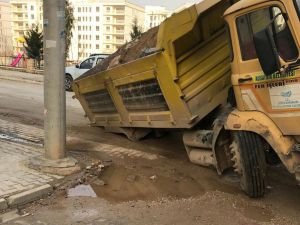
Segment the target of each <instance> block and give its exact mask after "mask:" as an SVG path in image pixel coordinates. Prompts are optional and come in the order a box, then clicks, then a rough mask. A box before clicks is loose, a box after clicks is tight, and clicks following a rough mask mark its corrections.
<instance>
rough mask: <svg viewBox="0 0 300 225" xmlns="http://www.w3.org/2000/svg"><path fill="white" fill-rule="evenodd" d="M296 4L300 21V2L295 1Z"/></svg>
mask: <svg viewBox="0 0 300 225" xmlns="http://www.w3.org/2000/svg"><path fill="white" fill-rule="evenodd" d="M294 3H295V7H296V11H297V14H298V16H299V19H300V0H294Z"/></svg>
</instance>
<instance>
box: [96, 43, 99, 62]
mask: <svg viewBox="0 0 300 225" xmlns="http://www.w3.org/2000/svg"><path fill="white" fill-rule="evenodd" d="M96 49H99V45H98V44H96ZM98 61H99V59H98V60H97V64H98Z"/></svg>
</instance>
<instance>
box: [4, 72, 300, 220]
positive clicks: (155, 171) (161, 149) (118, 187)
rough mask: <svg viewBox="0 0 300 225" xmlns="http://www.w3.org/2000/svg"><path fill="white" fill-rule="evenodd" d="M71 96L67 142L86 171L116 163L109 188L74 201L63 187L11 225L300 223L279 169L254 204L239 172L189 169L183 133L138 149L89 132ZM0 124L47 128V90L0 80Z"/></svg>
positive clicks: (290, 187)
mask: <svg viewBox="0 0 300 225" xmlns="http://www.w3.org/2000/svg"><path fill="white" fill-rule="evenodd" d="M1 73H4V72H3V71H0V74H1ZM72 95H73V94H72V93H67V123H68V136H72V137H76V138H77V139H75V141H72V142H69V143H68V150H69V154H71V155H72V156H73V157H75V158H77V159H78V160H79V161H80V163H81V164H82V166H83V167H86V166H88V165H90V164H91V163H92V162H94V161H95V160H96V161H97V160H102V161H109V162H111V163H110V165H109V166H107V167H105V168H104V170H103V171H102V172H101V173H100V174H99V177H98V178H97V179H100V180H101V181H103V182H104V184H105V185H97V184H95V183H94V182H87V183H89V184H90V185H91V186H92V187H93V189H94V190H95V192H96V194H97V195H98V197H97V198H87V197H82V198H76V197H69V198H68V197H67V196H66V191H67V189H68V187H69V186H65V188H64V185H63V186H62V188H58V189H57V190H56V191H55V193H54V194H53V195H51V196H49V197H48V198H46V199H42V200H40V201H38V202H36V203H34V204H30V205H27V206H24V207H21V208H20V210H21V212H23V213H29V215H28V216H26V217H22V218H19V219H16V220H14V221H11V222H9V223H7V224H25V225H27V224H28V225H29V224H30V225H35V224H46V225H52V224H53V225H54V224H55V225H57V224H60V225H65V224H66V225H69V224H116V225H117V224H120V225H121V224H133V225H135V224H180V225H185V224H186V225H190V224H201V225H202V224H203V225H211V224H216V225H217V224H225V223H227V224H230V225H256V224H264V225H271V224H272V225H273V224H276V225H277V224H278V225H282V224H284V225H285V224H287V225H288V224H291V225H298V224H300V214H299V211H300V201H299V196H300V188H299V187H298V186H297V184H296V182H295V180H294V178H293V177H292V176H290V175H289V174H288V173H287V172H286V170H285V169H284V168H283V167H282V166H281V165H279V166H274V167H269V168H268V176H267V177H268V189H267V194H266V196H265V197H264V198H262V199H257V200H254V199H249V198H248V197H246V196H245V195H244V194H243V193H242V192H241V191H240V189H239V184H238V179H237V177H235V176H234V175H233V174H231V173H228V174H226V175H224V176H222V177H219V176H218V175H217V173H216V171H215V170H214V169H210V168H202V167H199V166H196V165H193V164H191V163H190V162H189V161H188V159H187V156H186V153H185V150H184V147H183V145H182V140H181V139H182V138H181V133H180V132H174V133H170V134H168V135H167V136H165V137H163V138H160V139H157V138H154V137H148V138H147V139H145V140H142V141H141V142H137V143H134V142H131V141H129V140H127V139H126V138H125V137H124V136H122V135H114V134H108V133H104V132H103V130H102V129H100V128H92V127H89V126H88V121H87V119H85V118H84V117H83V115H84V112H83V110H82V109H81V107H80V105H79V104H78V102H76V100H73V99H72V98H71V97H72ZM0 118H1V119H6V120H9V121H14V122H20V123H23V124H30V125H33V126H36V127H42V126H43V93H42V85H37V84H29V83H22V82H14V81H4V80H0ZM86 141H89V143H90V144H89V143H88V144H87V142H86ZM98 144H99V145H100V144H101V145H103V144H105V145H107V146H110V145H113V146H117V147H119V148H116V150H114V152H109V151H101V149H97V148H95V147H94V146H93V145H98ZM124 149H125V150H124ZM126 149H128V152H130V153H131V152H134V153H135V154H127V153H126ZM124 151H125V153H126V154H125V153H124ZM148 155H151V156H155V157H147V156H148ZM78 179H80V178H78V177H72V179H71V181H72V182H75V183H78V182H79V181H78ZM75 183H73V184H75Z"/></svg>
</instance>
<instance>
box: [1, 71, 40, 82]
mask: <svg viewBox="0 0 300 225" xmlns="http://www.w3.org/2000/svg"><path fill="white" fill-rule="evenodd" d="M0 79H3V80H11V81H22V82H28V83H35V84H41V83H43V82H44V76H43V75H41V74H32V73H24V72H19V71H10V70H4V69H1V68H0Z"/></svg>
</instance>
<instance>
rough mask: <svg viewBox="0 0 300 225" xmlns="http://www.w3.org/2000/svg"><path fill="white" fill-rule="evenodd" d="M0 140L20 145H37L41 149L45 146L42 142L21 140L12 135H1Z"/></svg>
mask: <svg viewBox="0 0 300 225" xmlns="http://www.w3.org/2000/svg"><path fill="white" fill-rule="evenodd" d="M0 140H4V141H11V142H15V143H20V144H29V145H37V146H40V147H43V146H44V145H43V144H42V141H33V140H27V139H25V138H20V137H18V136H17V135H12V134H4V133H0Z"/></svg>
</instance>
